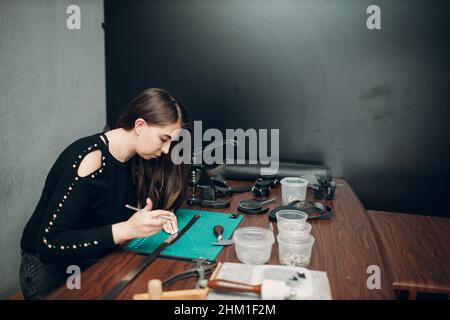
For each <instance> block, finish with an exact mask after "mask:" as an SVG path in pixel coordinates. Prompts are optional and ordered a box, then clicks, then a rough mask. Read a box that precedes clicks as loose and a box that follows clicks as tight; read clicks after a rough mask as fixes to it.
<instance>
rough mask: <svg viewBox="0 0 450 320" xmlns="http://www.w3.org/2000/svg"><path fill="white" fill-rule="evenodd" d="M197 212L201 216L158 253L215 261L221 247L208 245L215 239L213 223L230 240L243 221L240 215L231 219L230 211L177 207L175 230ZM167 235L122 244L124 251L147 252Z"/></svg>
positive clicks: (160, 233) (154, 247) (161, 233)
mask: <svg viewBox="0 0 450 320" xmlns="http://www.w3.org/2000/svg"><path fill="white" fill-rule="evenodd" d="M197 213H199V214H201V217H200V218H198V220H197V221H196V222H195V223H194V224H193V225H192V226H191V227H190V228H189V230H188V231H186V233H184V234H183V235H182V236H181V238H179V239H178V240H177V241H176V242H175V243H174V244H171V245H169V246H168V247H167V248H166V249H164V250H163V252H161V255H163V256H171V257H178V258H189V259H195V258H200V257H202V258H205V259H208V260H215V259H216V257H217V255H218V254H219V252H220V250H222V246H214V245H212V244H211V243H212V242H215V241H217V238H216V236H215V235H214V233H213V228H214V226H215V225H218V224H220V225H222V226H223V238H224V239H229V238H230V237H231V235H232V234H233V231H234V229H236V227H237V226H238V224H239V222H240V221H241V220H242V216H241V215H240V216H239V217H238V218H236V219H232V218H230V217H231V213H221V212H210V211H203V210H189V209H178V210H177V211H176V216H177V221H178V229H179V230H181V229H183V227H184V226H185V225H187V224H188V223H189V221H190V220H191V219H192V217H193V216H194V215H195V214H197ZM168 237H169V234H167V233H165V232H164V231H161V232H159V233H157V234H155V235H153V236H151V237H147V238H139V239H134V240H132V241H130V242H129V243H128V244H126V245H125V246H124V250H126V251H132V252H138V253H146V254H149V253H152V252H153V251H154V250H155V249H156V248H157V247H158V246H159V245H160V244H161V243H162V242H163V241H164V240H165V239H166V238H168Z"/></svg>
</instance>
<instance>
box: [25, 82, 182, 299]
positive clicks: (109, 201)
mask: <svg viewBox="0 0 450 320" xmlns="http://www.w3.org/2000/svg"><path fill="white" fill-rule="evenodd" d="M181 128H184V129H189V124H188V120H187V114H186V111H185V110H184V108H183V106H182V105H181V103H180V102H179V101H178V100H177V99H175V98H174V97H173V96H171V95H170V94H169V93H168V92H166V91H164V90H161V89H148V90H146V91H144V92H143V93H141V94H140V95H139V96H138V97H136V98H135V99H134V100H133V101H132V102H131V103H130V105H129V106H128V108H127V110H126V111H125V112H124V113H123V114H122V116H121V117H120V118H119V120H118V124H117V128H116V129H114V130H111V131H107V132H105V133H101V134H95V135H92V136H89V137H85V138H81V139H79V140H77V141H75V142H74V143H72V144H71V145H70V146H69V147H67V148H66V149H65V150H64V151H63V152H62V153H61V155H60V156H59V157H58V159H57V160H56V162H55V164H54V165H53V167H52V168H51V170H50V172H49V174H48V176H47V179H46V181H45V185H44V189H43V191H42V195H41V198H40V200H39V202H38V204H37V206H36V209H35V210H34V213H33V215H32V216H31V218H30V220H29V221H28V223H27V225H26V227H25V229H24V232H23V235H22V240H21V249H22V263H21V267H20V280H21V286H22V291H23V294H24V296H25V298H26V299H40V298H43V297H44V296H45V295H47V294H48V293H50V292H51V291H52V290H54V289H55V288H57V287H59V286H61V285H62V284H64V283H65V282H66V279H67V277H68V276H69V274H67V273H66V270H67V266H69V265H78V266H80V268H82V269H83V268H84V267H86V266H88V265H90V264H91V263H92V262H94V261H95V259H98V258H100V257H102V256H104V255H106V254H107V253H109V252H111V251H113V250H114V249H115V248H116V246H118V245H120V244H122V243H124V242H125V241H127V240H131V239H134V238H141V237H147V236H151V235H153V234H155V233H158V232H159V231H160V230H161V229H163V230H164V231H165V232H168V233H174V232H177V231H178V229H177V228H178V227H177V221H176V217H175V215H174V214H173V213H172V212H171V211H170V210H175V209H177V208H178V207H179V206H180V205H181V204H182V203H183V200H184V196H185V190H186V181H187V176H186V168H185V167H184V166H182V165H174V164H173V163H172V162H171V160H170V154H169V151H170V150H171V148H170V147H171V140H172V139H173V137H174V135H175V134H176V133H177V130H179V129H181ZM126 204H130V205H133V206H138V207H140V208H143V211H139V212H134V211H133V210H130V209H127V208H126V207H125V205H126ZM155 209H158V210H155ZM161 216H165V217H166V218H168V219H164V218H160V217H161ZM81 285H82V284H81Z"/></svg>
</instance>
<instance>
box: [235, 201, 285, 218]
mask: <svg viewBox="0 0 450 320" xmlns="http://www.w3.org/2000/svg"><path fill="white" fill-rule="evenodd" d="M276 200H277V198H271V199H268V200H264V201H261V200H255V199H250V200H242V201H239V203H238V210H239V211H241V212H244V213H249V214H261V213H264V212H267V211H268V210H269V209H268V208H263V206H264V205H266V204H270V203H272V202H275V201H276Z"/></svg>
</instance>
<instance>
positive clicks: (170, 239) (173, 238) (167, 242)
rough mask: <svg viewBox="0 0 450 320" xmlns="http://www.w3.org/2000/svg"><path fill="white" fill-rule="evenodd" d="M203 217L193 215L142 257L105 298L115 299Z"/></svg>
mask: <svg viewBox="0 0 450 320" xmlns="http://www.w3.org/2000/svg"><path fill="white" fill-rule="evenodd" d="M200 217H201V215H200V214H198V213H197V214H196V215H195V216H193V217H192V219H191V220H190V221H189V223H188V224H187V225H186V226H185V227H184V228H183V229H182V230H181V231H180V232H179V233H177V234H173V235H171V236H170V237H168V238H167V239H166V240H165V241H164V242H163V243H161V244H160V245H159V247H158V248H156V249H155V251H153V252H152V253H151V254H150V255H148V256H147V257H145V258H144V259H142V261H141V262H140V263H139V264H138V265H137V266H136V267H135V268H134V269H133V270H131V271H130V272H129V273H128V274H127V275H126V276H125V277H123V278H122V280H121V281H120V282H119V283H118V284H116V285H115V286H114V287H113V288H112V289H111V290H110V291H109V292H108V293H107V294H106V295H104V296H103V298H102V299H103V300H112V299H114V298H115V297H116V296H117V295H118V294H119V292H120V291H122V290H123V289H124V288H125V287H126V286H127V285H128V284H129V283H130V282H131V281H132V280H133V279H134V278H135V277H136V276H137V275H138V274H140V273H141V272H142V271H143V270H144V269H145V268H146V267H147V266H148V265H149V264H150V263H152V262H153V261H154V260H155V259H156V258H157V257H158V256H159V254H160V253H161V252H162V251H163V250H164V249H165V248H166V247H167V246H169V245H170V244H172V243H175V242H176V241H177V240H178V239H179V238H180V237H181V236H182V235H183V234H184V233H185V232H186V231H187V230H189V228H190V227H191V226H192V225H193V224H194V223H195V222H196V221H197V220H198V219H199V218H200Z"/></svg>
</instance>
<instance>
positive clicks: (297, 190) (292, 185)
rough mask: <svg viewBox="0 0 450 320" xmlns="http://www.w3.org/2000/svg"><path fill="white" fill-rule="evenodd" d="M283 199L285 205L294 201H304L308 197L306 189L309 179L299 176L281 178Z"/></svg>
mask: <svg viewBox="0 0 450 320" xmlns="http://www.w3.org/2000/svg"><path fill="white" fill-rule="evenodd" d="M280 183H281V200H282V204H283V206H286V205H288V204H289V203H291V202H292V201H296V200H299V201H304V200H305V199H306V190H307V188H308V180H306V179H303V178H299V177H286V178H283V179H281V181H280Z"/></svg>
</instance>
